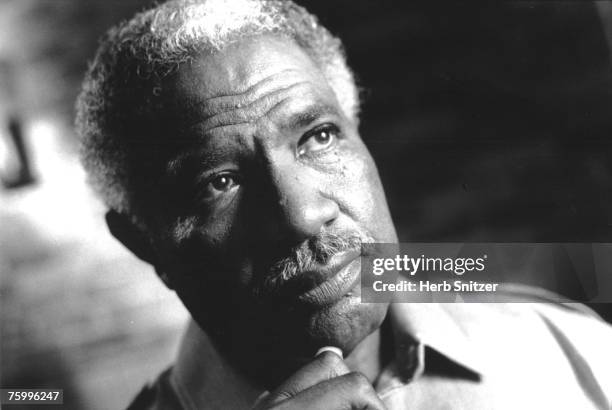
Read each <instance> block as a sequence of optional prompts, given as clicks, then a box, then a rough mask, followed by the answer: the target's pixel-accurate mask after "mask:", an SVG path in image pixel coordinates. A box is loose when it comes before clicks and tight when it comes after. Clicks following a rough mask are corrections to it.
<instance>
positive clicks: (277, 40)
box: [173, 35, 329, 108]
mask: <svg viewBox="0 0 612 410" xmlns="http://www.w3.org/2000/svg"><path fill="white" fill-rule="evenodd" d="M297 82H308V83H310V84H316V85H319V86H320V87H322V88H329V85H328V84H327V81H326V80H325V78H324V76H323V74H322V72H321V70H320V69H319V67H318V66H317V65H316V64H315V62H314V61H313V60H312V59H311V58H310V57H309V56H308V54H306V52H305V51H304V50H302V49H301V48H300V47H299V46H298V45H297V44H296V43H295V42H294V41H292V40H290V39H288V38H284V37H280V36H272V35H265V36H258V37H252V38H246V39H242V40H240V41H238V42H236V43H233V44H231V45H229V46H227V47H226V48H224V49H223V50H221V51H218V52H215V53H213V54H202V55H199V56H198V57H196V58H195V59H194V60H193V61H192V62H191V63H190V64H184V65H182V66H181V67H180V68H179V70H178V72H177V74H176V76H175V77H174V84H173V94H174V95H173V96H174V98H175V99H177V100H179V101H178V102H179V105H183V106H184V105H185V104H187V105H201V104H204V103H206V102H208V101H209V100H210V102H211V103H219V102H221V103H222V102H223V101H224V100H223V97H228V98H226V99H225V101H226V102H231V103H232V104H234V106H240V105H248V104H249V103H250V102H252V101H250V100H249V99H251V100H254V99H257V98H258V97H261V96H265V95H266V93H267V92H269V91H271V90H274V89H282V88H283V87H284V86H289V85H291V84H295V83H297ZM218 97H221V98H218ZM232 97H236V98H232ZM216 105H218V104H216ZM228 108H229V107H228ZM231 108H238V107H231Z"/></svg>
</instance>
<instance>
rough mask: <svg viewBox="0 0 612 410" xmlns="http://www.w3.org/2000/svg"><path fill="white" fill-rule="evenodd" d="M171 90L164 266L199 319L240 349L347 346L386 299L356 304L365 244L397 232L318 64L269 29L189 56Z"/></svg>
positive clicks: (381, 311) (372, 323) (297, 351)
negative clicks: (267, 32)
mask: <svg viewBox="0 0 612 410" xmlns="http://www.w3.org/2000/svg"><path fill="white" fill-rule="evenodd" d="M169 89H170V92H169V94H168V97H167V98H168V100H167V102H168V105H169V106H172V107H174V108H173V111H175V115H177V116H178V117H177V118H178V119H179V120H178V124H177V126H176V128H175V130H173V133H174V135H169V136H168V141H169V145H168V147H169V148H168V152H169V154H168V155H169V158H168V161H167V163H166V172H165V176H164V178H163V181H162V183H161V187H162V188H161V189H162V191H163V192H164V194H165V197H166V198H167V201H165V202H166V203H165V204H164V206H163V210H162V211H161V212H160V213H161V214H162V216H161V217H160V220H161V221H162V222H161V223H160V226H161V227H162V228H161V230H162V231H163V235H162V236H163V238H164V239H163V240H160V241H159V242H160V244H158V246H159V249H161V250H160V252H161V254H162V257H161V262H160V265H162V266H161V268H162V269H163V270H164V271H166V273H168V274H170V277H171V281H172V284H173V285H174V288H175V289H176V291H177V293H178V294H179V296H180V297H181V299H182V300H183V302H184V303H185V305H186V306H187V308H188V309H189V310H190V312H191V313H192V315H193V317H194V319H195V320H196V321H197V322H198V323H200V325H201V326H202V327H204V328H205V329H206V330H207V331H211V332H212V333H213V334H216V335H217V336H218V337H221V338H223V337H225V339H226V341H229V342H230V343H234V344H235V346H234V347H235V349H241V348H243V347H244V345H250V346H255V345H257V346H260V348H261V346H272V345H275V344H276V345H278V346H285V347H287V346H289V347H288V348H287V352H286V354H288V355H291V354H294V355H296V356H299V355H307V354H308V352H309V349H314V348H317V347H320V346H321V345H330V344H331V345H336V346H339V347H342V348H344V349H345V351H350V350H352V349H353V348H354V346H355V345H356V344H357V343H358V342H359V341H360V340H362V339H363V338H364V337H365V336H367V335H368V334H369V333H371V332H372V331H373V330H375V329H376V328H378V326H380V323H381V322H382V320H383V319H384V315H385V313H386V309H387V306H385V305H383V304H361V303H360V286H359V284H360V282H359V268H360V264H359V252H360V248H359V243H360V242H363V241H365V242H368V241H376V242H395V241H396V235H395V231H394V228H393V225H392V222H391V218H390V215H389V211H388V208H387V204H386V201H385V196H384V192H383V189H382V186H381V183H380V180H379V177H378V173H377V170H376V167H375V165H374V163H373V161H372V158H371V157H370V154H369V153H368V151H367V149H366V147H365V145H364V144H363V142H362V141H361V139H360V137H359V135H358V132H357V128H356V124H355V123H354V121H353V120H352V119H349V118H347V117H346V116H345V115H344V113H343V112H342V110H341V108H340V105H339V103H338V100H337V98H336V95H335V94H334V92H333V90H332V89H331V87H330V85H329V84H328V82H327V81H326V79H325V77H324V76H323V74H322V72H321V70H320V69H319V68H318V67H317V66H316V64H315V63H314V62H313V61H312V60H311V58H310V57H309V56H308V55H307V54H306V53H305V52H304V51H302V49H301V48H299V47H298V46H297V45H295V44H294V43H293V42H292V41H290V40H287V39H284V38H281V37H271V36H263V37H257V38H251V39H247V40H243V41H241V42H239V43H235V44H233V45H231V46H229V47H227V48H225V49H224V50H222V51H221V52H217V53H214V54H205V55H201V56H200V57H198V58H196V59H195V60H194V61H193V62H192V63H190V64H184V65H182V66H181V67H180V69H179V71H178V73H177V74H176V75H175V76H174V77H173V78H172V81H171V82H170V84H169Z"/></svg>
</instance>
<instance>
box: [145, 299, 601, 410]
mask: <svg viewBox="0 0 612 410" xmlns="http://www.w3.org/2000/svg"><path fill="white" fill-rule="evenodd" d="M513 299H516V297H514V298H513ZM525 300H544V299H542V298H541V295H537V294H534V295H529V296H528V297H526V298H525ZM389 319H390V320H391V325H392V327H393V333H394V337H395V340H394V346H395V357H394V360H392V362H391V363H389V364H388V365H387V366H386V367H385V368H384V369H383V371H382V372H381V374H380V375H379V377H378V378H377V379H376V381H375V382H374V387H375V389H376V391H377V392H378V395H379V396H380V398H381V399H382V400H383V402H384V403H385V404H386V405H387V408H388V409H389V410H395V409H428V410H431V409H472V410H479V409H538V410H542V409H568V410H582V409H585V410H586V409H604V410H609V409H612V327H611V326H609V325H608V324H606V323H605V322H604V321H603V320H601V319H599V317H597V315H595V314H594V313H593V312H591V311H590V310H589V309H587V308H585V307H584V306H582V305H580V304H558V303H552V302H541V303H487V304H483V303H479V304H477V303H454V304H431V303H430V304H427V303H421V304H393V305H391V307H390V310H389ZM150 392H155V393H154V394H155V398H154V399H151V400H150V401H152V402H154V403H152V404H151V406H149V407H143V408H154V409H155V408H160V409H161V408H163V409H173V408H184V409H189V410H192V409H200V410H201V409H248V408H250V407H251V406H252V404H253V403H254V401H255V400H256V398H257V397H258V396H259V395H260V394H262V393H263V392H262V391H261V390H258V389H257V388H256V387H254V384H253V383H250V382H249V381H248V380H246V379H245V378H244V377H243V376H242V375H241V374H240V373H239V372H237V371H236V370H235V369H233V368H232V367H231V366H230V365H229V364H228V363H227V361H225V360H224V359H223V357H222V356H221V355H220V354H219V353H218V351H217V350H216V349H215V347H214V345H213V343H211V341H210V340H209V339H208V337H207V336H206V334H205V333H204V332H203V331H201V330H200V329H199V328H198V327H197V325H195V324H191V325H190V326H189V329H188V331H187V333H186V335H185V338H184V341H183V344H182V346H181V348H180V352H179V355H178V359H177V362H176V363H175V365H174V367H173V368H171V370H169V371H167V372H166V373H165V374H164V376H163V377H162V378H160V379H159V380H158V382H157V387H154V388H153V389H152V390H150ZM135 408H136V407H135Z"/></svg>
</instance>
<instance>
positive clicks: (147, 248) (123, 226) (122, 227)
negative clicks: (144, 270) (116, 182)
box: [106, 210, 157, 266]
mask: <svg viewBox="0 0 612 410" xmlns="http://www.w3.org/2000/svg"><path fill="white" fill-rule="evenodd" d="M106 225H108V229H109V230H110V233H111V234H112V235H113V236H114V237H115V238H117V240H118V241H119V242H121V243H122V244H123V246H125V247H126V248H128V249H129V250H130V251H131V252H132V253H133V254H134V255H136V256H137V257H138V258H140V259H142V260H143V261H145V262H147V263H149V264H151V265H153V266H155V265H156V264H157V255H156V254H155V252H154V250H153V247H152V246H151V241H150V240H149V237H148V236H147V234H146V232H144V231H143V229H142V228H141V227H139V226H138V225H136V224H135V223H134V222H133V221H132V220H131V219H130V218H129V217H128V216H126V215H124V214H120V213H119V212H117V211H114V210H110V211H108V212H106Z"/></svg>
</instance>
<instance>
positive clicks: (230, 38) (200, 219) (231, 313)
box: [77, 0, 612, 409]
mask: <svg viewBox="0 0 612 410" xmlns="http://www.w3.org/2000/svg"><path fill="white" fill-rule="evenodd" d="M358 108H359V102H358V96H357V89H356V87H355V83H354V80H353V76H352V74H351V71H350V70H349V69H348V67H347V65H346V62H345V59H344V57H343V53H342V49H341V43H340V41H339V40H338V39H337V38H334V37H333V36H332V35H331V34H330V33H329V32H328V31H327V30H326V29H325V28H323V27H322V26H321V25H319V23H318V22H317V20H316V18H315V17H314V16H312V15H310V14H308V13H307V12H306V11H305V10H304V9H303V8H301V7H299V6H296V5H295V4H293V3H292V2H289V1H273V0H259V1H256V0H235V1H223V0H177V1H171V2H168V3H164V4H161V5H159V6H157V7H156V8H153V9H151V10H148V11H145V12H143V13H140V14H138V15H136V16H135V17H134V18H133V19H132V20H130V21H128V22H126V23H124V24H122V25H120V26H118V27H117V28H114V29H112V30H111V31H110V32H109V33H108V35H107V36H106V38H105V39H104V41H103V42H102V45H101V46H100V49H99V51H98V53H97V55H96V58H95V60H94V62H93V64H92V66H91V68H90V70H89V73H88V75H87V78H86V80H85V83H84V86H83V91H82V94H81V96H80V99H79V102H78V117H77V126H78V130H79V133H80V135H81V137H82V141H83V158H84V164H85V166H86V168H87V170H88V172H89V174H90V176H91V179H92V181H93V183H94V184H95V186H96V187H97V188H98V191H99V192H100V194H101V196H102V197H103V199H104V200H105V201H106V203H107V205H108V207H109V209H110V210H109V212H108V214H107V222H108V225H109V228H110V230H111V232H112V234H113V235H114V236H115V237H117V238H118V239H119V240H120V241H121V242H122V243H123V244H124V245H125V246H126V247H127V248H129V249H130V250H131V251H132V252H133V253H134V254H135V255H137V256H138V257H140V258H142V259H143V260H145V261H147V262H149V263H150V264H151V265H153V266H154V267H155V270H156V271H157V274H158V275H159V277H160V278H161V279H162V280H163V281H164V282H165V283H166V285H167V286H168V287H170V288H172V289H174V290H175V291H176V292H177V294H178V295H179V297H180V298H181V300H182V301H183V302H184V304H185V306H186V307H187V308H188V310H189V311H190V313H191V315H192V317H193V322H192V323H191V324H190V325H189V328H188V330H187V333H186V335H185V337H184V341H183V343H182V345H181V348H180V351H179V354H178V358H177V360H176V363H175V364H174V365H173V366H172V367H171V368H170V369H168V370H167V371H166V372H164V373H163V374H162V375H161V376H160V377H159V378H158V379H157V381H156V382H155V383H153V384H152V385H151V386H149V387H147V388H146V389H145V390H143V392H142V393H141V394H140V395H139V396H138V397H137V399H136V400H135V402H134V403H133V405H132V407H133V408H155V409H175V408H176V409H179V408H185V409H247V408H256V409H349V408H350V409H353V408H360V409H361V408H364V409H365V408H367V409H384V408H388V409H433V408H469V409H481V408H482V409H484V408H486V409H490V408H534V409H543V408H555V409H559V408H568V409H585V408H608V407H607V406H609V405H610V403H611V401H610V400H611V397H612V396H611V395H610V392H611V389H612V377H611V374H612V373H611V372H612V365H611V364H612V363H611V360H610V354H609V353H607V352H606V350H605V347H608V346H609V343H610V341H612V331H611V330H610V329H609V328H608V327H607V326H606V325H604V323H603V322H601V321H599V320H598V319H596V318H594V317H590V314H589V313H588V312H585V311H583V310H581V309H580V308H577V307H575V306H574V307H567V306H560V305H554V304H551V303H549V304H537V305H536V304H516V305H495V304H489V305H468V304H466V305H459V304H457V305H435V304H393V305H388V304H384V303H375V304H366V303H361V300H360V286H359V266H360V263H359V260H360V252H361V244H362V243H369V242H386V243H389V242H390V243H393V242H396V241H397V238H396V233H395V230H394V227H393V223H392V220H391V217H390V215H389V211H388V208H387V204H386V201H385V195H384V192H383V188H382V185H381V182H380V180H379V177H378V173H377V170H376V167H375V165H374V162H373V160H372V158H371V157H370V155H369V153H368V150H367V149H366V147H365V145H364V143H363V142H362V140H361V139H360V137H359V134H358V129H357V127H358ZM606 344H607V345H606ZM328 346H332V347H333V348H326V347H328ZM321 348H324V349H323V350H324V351H323V352H322V353H321V354H318V355H316V356H315V353H316V352H317V351H318V350H320V349H321ZM342 353H344V356H345V357H344V358H342Z"/></svg>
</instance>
